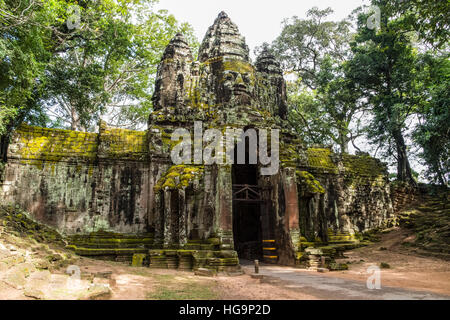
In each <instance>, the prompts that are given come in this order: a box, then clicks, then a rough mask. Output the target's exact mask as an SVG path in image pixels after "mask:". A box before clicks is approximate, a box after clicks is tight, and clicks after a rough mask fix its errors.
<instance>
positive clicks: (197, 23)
mask: <svg viewBox="0 0 450 320" xmlns="http://www.w3.org/2000/svg"><path fill="white" fill-rule="evenodd" d="M368 3H369V1H368V0H314V1H305V0H160V2H159V4H158V5H156V8H157V9H167V10H168V11H169V12H170V13H172V14H173V15H174V16H175V17H176V18H177V20H178V21H180V22H188V23H189V24H191V25H192V26H193V28H194V30H195V34H196V36H197V38H198V40H199V41H200V42H201V41H202V40H203V37H204V36H205V34H206V31H207V29H208V27H209V26H211V25H212V24H213V23H214V20H215V18H216V17H217V15H218V14H219V12H221V11H225V12H226V13H227V14H228V16H229V17H230V18H231V20H232V21H233V22H234V23H235V24H236V25H237V26H238V27H239V30H240V32H241V34H242V35H243V36H244V37H245V39H246V41H247V45H248V46H249V47H250V51H251V53H252V54H253V50H254V48H255V47H256V46H260V45H261V44H262V43H264V42H268V43H270V42H272V41H273V40H275V38H276V37H277V36H278V35H279V34H280V33H281V29H282V21H283V20H284V19H286V18H291V17H293V16H298V17H299V18H306V12H307V11H308V10H309V9H311V8H312V7H314V6H317V7H318V8H319V9H325V8H328V7H331V8H332V9H333V11H334V14H333V15H331V16H330V19H332V20H341V19H344V18H346V17H347V16H348V15H349V14H350V13H351V12H352V11H353V10H354V9H356V8H357V7H359V6H361V5H364V4H368Z"/></svg>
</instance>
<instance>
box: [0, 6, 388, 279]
mask: <svg viewBox="0 0 450 320" xmlns="http://www.w3.org/2000/svg"><path fill="white" fill-rule="evenodd" d="M153 105H154V112H153V113H152V114H151V115H150V118H149V123H148V130H147V131H146V132H136V131H130V130H125V129H116V128H109V127H107V126H106V125H105V123H104V122H102V123H101V124H100V129H99V132H98V133H85V132H75V131H68V130H58V129H44V128H37V127H31V126H27V125H22V126H21V127H19V128H18V129H17V130H16V131H15V133H14V134H13V138H12V141H11V143H10V145H9V148H8V153H7V159H8V160H7V163H6V166H5V168H4V170H3V173H2V177H1V194H0V197H1V199H2V202H3V203H12V204H14V205H19V206H21V207H22V208H23V209H24V210H27V211H28V212H30V213H31V215H32V216H33V218H34V219H36V220H38V221H40V222H43V223H45V224H47V225H50V226H53V227H55V228H57V229H58V230H59V231H60V232H62V233H63V234H65V235H66V236H67V237H68V239H69V247H70V248H72V249H73V250H74V251H75V252H76V253H77V254H80V255H86V256H90V257H97V258H100V259H114V260H118V261H128V262H131V261H134V264H138V265H141V264H143V265H148V266H150V267H155V268H179V269H187V270H188V269H198V268H207V269H209V270H213V271H214V272H216V271H219V272H233V271H235V270H237V269H239V258H241V259H259V260H264V261H266V262H272V263H279V264H286V265H304V266H307V267H319V266H323V265H324V264H327V265H332V264H333V261H332V259H333V257H334V256H336V255H338V254H339V253H340V252H342V250H345V249H348V248H351V247H352V246H355V245H358V244H359V243H360V241H361V232H364V231H367V230H369V229H371V228H375V227H378V226H380V225H381V224H382V223H383V222H384V221H385V220H386V219H388V218H390V217H391V215H392V214H393V210H392V201H391V196H390V186H389V182H388V178H387V169H386V166H385V165H384V164H382V163H381V162H380V161H379V160H377V159H374V158H371V157H369V156H353V155H348V154H342V155H341V154H335V153H333V152H332V151H331V149H328V148H306V147H305V146H304V144H303V143H302V141H300V140H299V139H298V137H296V136H295V133H294V131H293V130H292V128H291V127H290V125H289V123H288V122H287V120H286V118H287V97H286V83H285V80H284V78H283V73H282V70H281V68H280V65H279V63H278V62H277V61H276V60H275V58H274V57H273V56H272V55H271V54H270V52H268V51H267V50H264V51H263V52H262V53H261V54H260V56H259V57H258V58H257V59H256V62H255V63H254V64H252V63H251V62H250V59H249V49H248V47H247V45H246V43H245V39H244V38H243V37H242V36H241V35H240V34H239V31H238V28H237V26H236V25H235V24H234V23H233V22H232V21H231V20H230V18H229V17H228V16H227V15H226V14H225V13H223V12H222V13H220V14H219V16H218V17H217V19H216V20H215V22H214V24H213V25H212V26H211V27H210V28H209V30H208V32H207V34H206V36H205V39H204V40H203V43H202V45H201V47H200V51H199V56H198V60H195V59H194V57H193V55H192V53H191V49H190V48H189V45H188V44H187V42H186V41H185V39H184V38H183V36H182V35H181V34H178V35H176V37H175V38H174V39H173V40H172V41H171V42H170V44H169V45H168V47H167V49H166V50H165V53H164V56H163V57H162V61H161V63H160V65H159V68H158V74H157V81H156V88H155V94H154V97H153ZM196 121H200V122H202V123H203V125H204V126H205V127H206V128H204V129H205V130H206V129H209V128H214V129H218V130H220V131H221V132H223V133H225V132H226V130H227V129H234V128H235V129H242V130H247V129H255V130H256V131H258V130H262V129H264V130H267V132H271V130H273V129H276V130H279V132H280V137H279V139H280V145H279V152H280V159H279V171H278V173H276V174H274V175H261V169H262V168H263V167H265V165H263V164H261V163H257V164H229V163H226V164H223V165H221V164H212V165H204V164H197V163H198V162H195V161H194V162H193V163H194V164H181V165H175V164H174V163H173V162H172V160H171V157H170V155H171V151H172V149H173V148H174V147H175V146H176V143H175V142H174V141H172V139H171V137H172V133H173V132H174V131H175V130H177V129H180V128H184V129H187V130H188V131H190V132H193V130H194V123H195V122H196ZM269 141H270V138H269ZM196 143H201V141H193V148H194V147H195V144H196ZM194 160H195V159H194ZM234 163H236V162H234ZM133 255H138V256H135V259H133Z"/></svg>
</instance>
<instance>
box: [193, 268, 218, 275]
mask: <svg viewBox="0 0 450 320" xmlns="http://www.w3.org/2000/svg"><path fill="white" fill-rule="evenodd" d="M194 273H195V275H196V276H202V277H214V275H215V272H214V271H213V270H210V269H206V268H198V269H197V270H195V272H194Z"/></svg>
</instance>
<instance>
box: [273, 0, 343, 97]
mask: <svg viewBox="0 0 450 320" xmlns="http://www.w3.org/2000/svg"><path fill="white" fill-rule="evenodd" d="M332 13H333V10H331V8H327V9H325V10H320V9H318V8H317V7H314V8H312V9H310V10H309V11H308V12H307V17H308V19H299V18H298V17H293V18H292V19H290V20H289V19H287V20H285V21H284V26H283V30H282V32H281V35H280V36H279V37H278V38H277V39H276V40H275V41H274V42H273V43H272V50H273V52H274V53H275V55H276V56H277V57H278V59H279V60H280V61H281V63H282V66H283V69H284V70H286V71H290V72H294V73H296V74H298V76H299V78H301V81H302V83H303V84H304V85H305V86H307V87H309V88H311V89H315V88H317V73H318V72H319V71H320V66H321V63H322V61H323V59H324V58H325V57H326V56H330V57H332V58H333V59H336V60H339V61H342V60H344V59H345V57H346V56H347V54H348V42H349V39H350V28H349V22H348V21H345V20H344V21H340V22H332V21H324V20H325V18H326V17H328V16H329V15H330V14H332Z"/></svg>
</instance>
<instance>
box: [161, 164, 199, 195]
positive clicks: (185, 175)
mask: <svg viewBox="0 0 450 320" xmlns="http://www.w3.org/2000/svg"><path fill="white" fill-rule="evenodd" d="M203 170H204V167H203V166H189V165H176V166H172V167H171V168H170V169H169V170H167V172H166V173H165V174H164V175H163V176H162V177H161V179H159V180H158V182H157V183H156V185H155V187H154V191H155V192H159V191H160V190H165V189H183V188H186V187H188V186H189V185H190V184H191V183H192V182H193V181H194V180H195V179H198V178H199V177H200V176H201V175H202V174H203Z"/></svg>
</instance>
